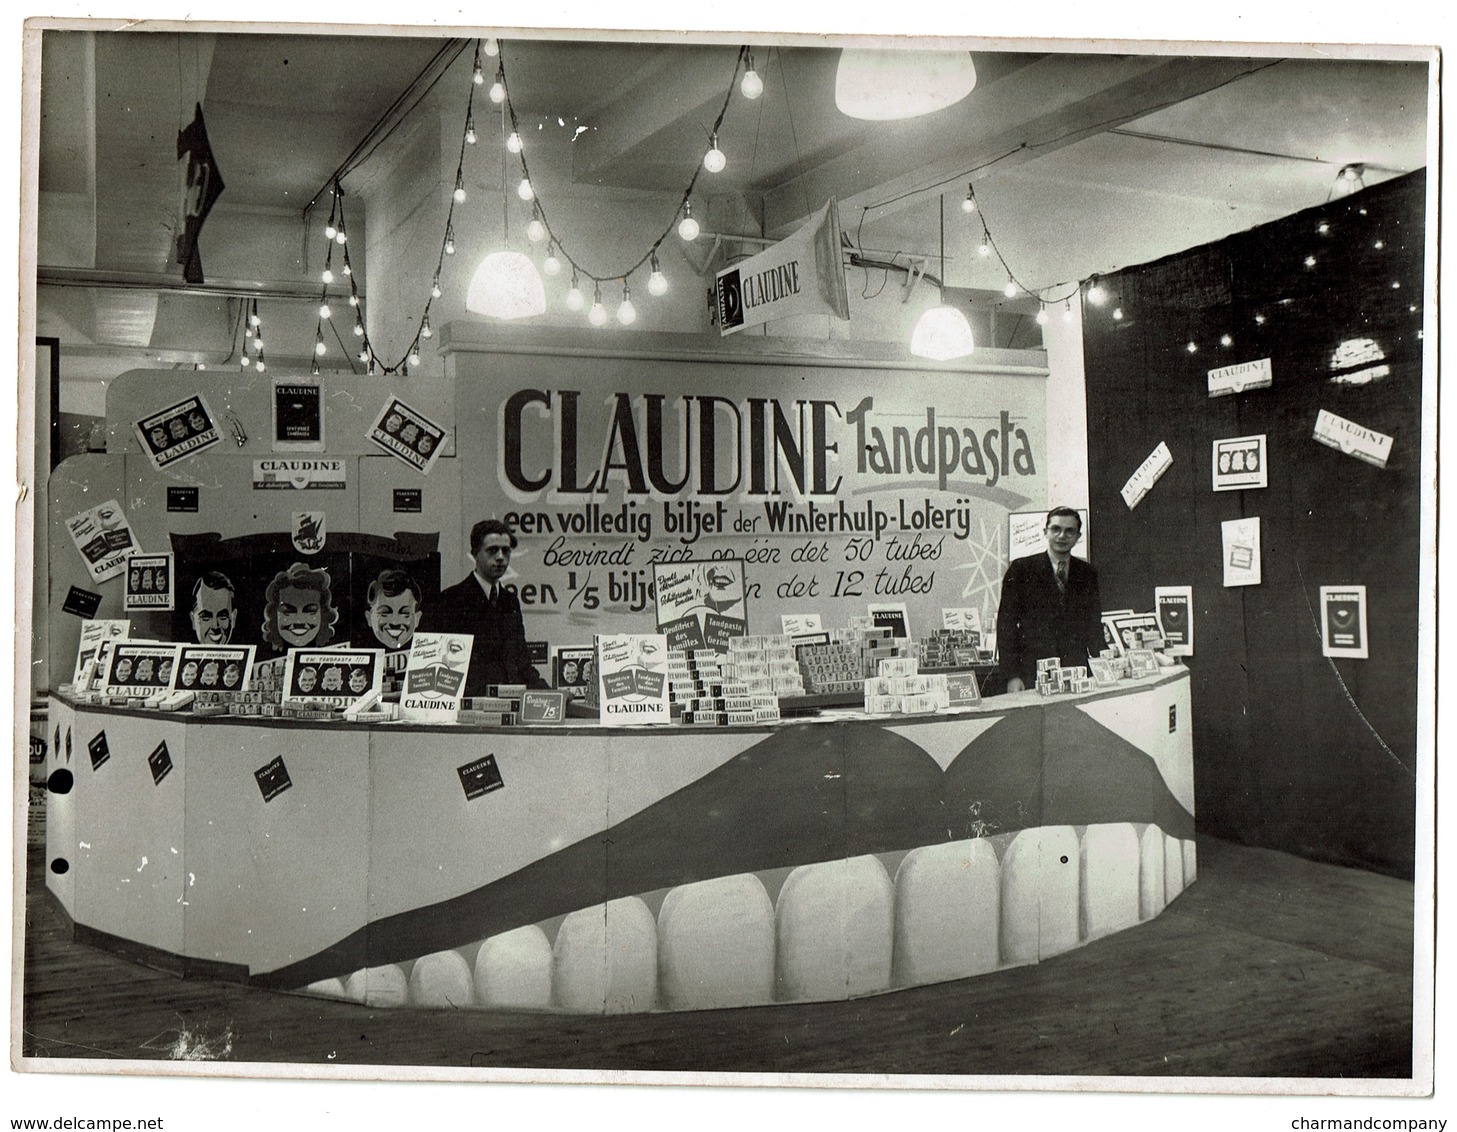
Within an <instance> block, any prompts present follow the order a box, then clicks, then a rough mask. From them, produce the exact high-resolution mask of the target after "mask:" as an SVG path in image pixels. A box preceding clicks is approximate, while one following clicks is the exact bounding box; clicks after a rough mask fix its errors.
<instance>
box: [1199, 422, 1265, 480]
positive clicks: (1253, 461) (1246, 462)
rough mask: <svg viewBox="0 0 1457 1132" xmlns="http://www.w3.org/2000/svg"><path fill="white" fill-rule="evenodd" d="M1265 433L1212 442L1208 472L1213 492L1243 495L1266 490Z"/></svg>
mask: <svg viewBox="0 0 1457 1132" xmlns="http://www.w3.org/2000/svg"><path fill="white" fill-rule="evenodd" d="M1265 436H1266V434H1265V433H1261V434H1260V435H1259V436H1231V437H1227V438H1226V439H1224V440H1216V441H1215V442H1214V455H1213V457H1212V464H1211V466H1212V469H1213V476H1214V490H1215V491H1244V490H1246V489H1249V488H1258V487H1266V486H1268V484H1269V478H1268V472H1267V470H1266V451H1265Z"/></svg>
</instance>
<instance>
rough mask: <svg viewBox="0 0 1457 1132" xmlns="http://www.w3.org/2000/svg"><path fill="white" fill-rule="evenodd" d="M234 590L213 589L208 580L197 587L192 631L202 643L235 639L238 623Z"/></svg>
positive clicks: (223, 642)
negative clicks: (234, 603) (234, 627)
mask: <svg viewBox="0 0 1457 1132" xmlns="http://www.w3.org/2000/svg"><path fill="white" fill-rule="evenodd" d="M237 620H238V614H237V610H236V609H234V607H233V591H232V590H229V589H212V588H211V587H209V586H208V584H207V582H206V581H203V582H202V583H201V584H200V585H199V586H198V587H197V596H196V597H194V598H193V600H192V633H193V636H194V637H195V638H196V639H197V643H198V644H200V645H225V644H227V643H228V642H229V641H231V640H232V639H233V626H234V625H235V624H236V623H237Z"/></svg>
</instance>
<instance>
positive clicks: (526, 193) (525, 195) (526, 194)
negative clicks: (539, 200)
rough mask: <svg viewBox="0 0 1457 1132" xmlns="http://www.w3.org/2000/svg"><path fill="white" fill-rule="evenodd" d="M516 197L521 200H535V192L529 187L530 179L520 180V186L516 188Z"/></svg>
mask: <svg viewBox="0 0 1457 1132" xmlns="http://www.w3.org/2000/svg"><path fill="white" fill-rule="evenodd" d="M516 195H517V196H518V197H520V198H521V199H522V200H535V199H536V190H535V189H533V188H532V187H531V178H530V177H522V178H521V184H519V185H517V186H516Z"/></svg>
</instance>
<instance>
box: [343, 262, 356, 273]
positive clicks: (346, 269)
mask: <svg viewBox="0 0 1457 1132" xmlns="http://www.w3.org/2000/svg"><path fill="white" fill-rule="evenodd" d="M344 274H345V275H353V274H354V268H352V267H350V266H349V263H348V261H345V264H344Z"/></svg>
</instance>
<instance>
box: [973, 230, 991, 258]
mask: <svg viewBox="0 0 1457 1132" xmlns="http://www.w3.org/2000/svg"><path fill="white" fill-rule="evenodd" d="M976 254H977V255H991V254H992V246H991V244H989V243H987V238H986V235H985V233H983V235H982V238H981V243H980V244H979V245H978V246H977V249H976Z"/></svg>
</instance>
